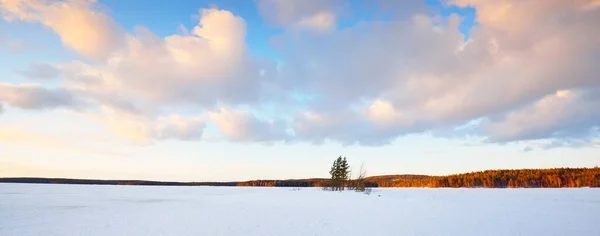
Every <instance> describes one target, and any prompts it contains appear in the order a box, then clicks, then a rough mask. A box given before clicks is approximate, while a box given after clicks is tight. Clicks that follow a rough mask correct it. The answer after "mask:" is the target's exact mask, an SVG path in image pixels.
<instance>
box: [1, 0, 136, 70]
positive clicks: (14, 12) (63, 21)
mask: <svg viewBox="0 0 600 236" xmlns="http://www.w3.org/2000/svg"><path fill="white" fill-rule="evenodd" d="M94 4H96V3H95V1H93V0H83V1H44V0H1V1H0V9H1V10H2V12H3V13H4V14H3V15H4V19H5V20H7V21H12V20H22V21H29V22H37V23H41V24H43V25H45V26H46V27H49V28H51V29H52V30H53V31H54V32H56V33H57V34H58V36H59V37H60V38H61V40H62V42H63V43H64V44H65V45H66V46H68V47H70V48H72V49H73V50H75V51H76V52H78V53H81V54H83V55H85V56H87V57H90V58H94V59H104V58H106V57H107V56H109V55H110V54H111V53H112V52H113V51H114V50H116V49H117V48H118V47H119V46H121V45H122V41H123V40H124V36H125V35H124V31H123V30H122V29H121V28H120V27H119V25H118V24H117V23H116V22H115V21H114V20H113V19H112V18H110V17H109V16H108V15H106V14H105V13H103V12H101V11H99V10H98V9H97V7H96V5H94Z"/></svg>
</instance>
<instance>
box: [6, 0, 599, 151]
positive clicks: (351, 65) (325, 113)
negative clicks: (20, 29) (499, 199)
mask: <svg viewBox="0 0 600 236" xmlns="http://www.w3.org/2000/svg"><path fill="white" fill-rule="evenodd" d="M255 4H256V6H257V9H258V12H259V14H260V15H261V17H262V20H263V21H264V22H265V24H266V25H267V26H266V27H271V28H273V29H277V30H278V31H277V32H279V33H278V34H277V35H275V36H274V37H272V38H271V39H269V40H270V41H269V45H270V46H271V49H272V50H273V51H274V52H275V53H276V54H277V56H276V57H264V56H257V55H255V54H253V53H252V50H251V49H252V45H251V44H249V43H248V42H247V33H248V30H249V29H251V28H250V27H249V25H248V24H249V22H247V21H246V20H245V19H244V18H242V17H241V16H239V15H236V14H234V13H233V12H231V11H228V10H227V9H223V8H219V7H218V6H215V7H213V8H206V9H199V10H198V16H197V22H196V25H195V26H193V27H191V28H190V29H185V28H184V29H182V30H180V32H179V33H176V34H171V35H166V36H159V35H158V34H156V33H153V32H152V30H151V29H149V28H147V27H144V26H136V27H135V29H134V30H127V29H126V28H125V27H124V26H122V25H121V24H120V23H119V22H118V21H116V20H115V19H114V18H113V17H111V15H110V14H109V12H110V11H108V10H107V9H106V8H105V7H104V6H103V5H102V4H101V3H100V2H96V1H93V0H82V1H76V0H67V1H58V0H57V1H54V0H0V14H1V16H2V18H3V20H4V21H5V22H8V23H9V24H12V23H27V24H38V25H42V26H44V27H46V28H47V29H49V30H51V31H52V32H54V33H55V34H56V35H57V36H58V38H59V39H60V41H61V42H62V45H63V46H64V47H65V48H68V49H69V50H72V51H73V52H75V53H76V54H77V55H78V57H77V58H76V59H74V60H69V61H62V62H45V61H39V62H35V63H33V64H31V66H30V67H28V68H18V74H20V75H22V76H24V77H27V78H29V79H30V82H28V83H10V82H0V113H1V112H4V113H6V112H9V111H8V110H7V109H6V108H7V107H11V108H12V107H14V108H17V109H27V110H49V109H70V110H72V111H74V112H76V113H79V114H81V115H82V116H81V117H83V118H85V119H90V120H92V121H94V122H98V123H99V124H102V125H103V126H102V127H105V128H106V129H108V130H111V131H112V132H113V133H114V135H115V137H121V138H125V139H128V140H132V141H135V142H154V141H160V140H167V139H173V140H200V141H201V140H203V139H207V137H206V135H205V133H206V129H207V127H209V126H210V127H215V129H216V130H218V138H219V139H222V140H228V141H230V142H259V143H272V142H281V141H283V142H310V143H321V142H324V141H335V142H340V143H343V144H349V145H351V144H359V145H385V144H388V143H390V142H391V141H393V140H394V139H395V138H397V137H399V136H402V135H407V134H413V133H423V132H433V133H438V134H440V135H448V136H453V137H454V136H464V135H472V136H477V137H481V138H483V139H485V140H487V141H489V142H500V143H505V142H516V141H526V140H549V141H550V142H552V143H554V144H564V145H571V146H575V145H573V144H577V145H586V143H592V142H594V140H597V139H598V137H599V135H600V128H599V127H600V77H599V75H600V67H599V66H598V65H600V27H598V22H600V2H599V1H596V0H578V1H570V0H552V1H541V0H528V1H521V0H505V1H495V0H471V1H468V0H450V1H445V2H443V3H442V4H443V5H444V7H456V8H472V9H474V10H475V12H476V19H475V21H476V25H475V26H474V27H473V28H471V29H470V30H469V31H468V37H467V35H465V32H463V31H461V29H460V24H461V22H462V21H463V20H464V19H461V17H460V16H458V15H450V16H447V17H444V16H441V15H440V14H439V13H436V12H435V11H433V10H432V9H430V7H428V6H427V4H424V3H421V2H420V1H385V0H379V1H372V2H370V3H368V4H371V5H370V6H369V7H372V8H373V9H377V11H378V12H381V15H382V17H373V18H370V19H363V20H360V21H358V22H354V23H352V24H349V23H348V22H345V21H344V19H346V18H347V17H348V16H349V15H352V14H358V13H359V12H360V11H361V9H360V8H357V7H356V6H352V5H351V4H350V3H348V2H346V1H337V0H330V1H317V0H315V1H312V0H311V1H284V0H257V1H255ZM365 4H366V3H365ZM384 16H385V17H384ZM0 37H2V35H0ZM3 81H4V80H3ZM49 83H52V84H53V85H52V86H49V85H48V84H49ZM56 84H58V85H56ZM465 126H468V127H469V128H468V129H466V130H468V131H465V129H460V127H465Z"/></svg>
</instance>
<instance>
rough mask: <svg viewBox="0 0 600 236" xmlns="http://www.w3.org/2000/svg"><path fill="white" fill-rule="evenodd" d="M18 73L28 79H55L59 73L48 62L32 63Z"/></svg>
mask: <svg viewBox="0 0 600 236" xmlns="http://www.w3.org/2000/svg"><path fill="white" fill-rule="evenodd" d="M18 73H19V74H21V75H23V76H25V77H27V78H30V79H55V78H57V77H58V76H59V75H60V70H59V69H58V68H56V67H55V66H53V65H51V64H48V63H34V64H31V65H29V67H28V68H27V69H25V70H20V71H18Z"/></svg>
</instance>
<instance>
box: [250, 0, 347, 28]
mask: <svg viewBox="0 0 600 236" xmlns="http://www.w3.org/2000/svg"><path fill="white" fill-rule="evenodd" d="M257 6H258V9H259V12H260V13H261V15H262V17H263V18H265V19H266V20H267V21H268V22H270V23H271V24H273V25H275V26H278V27H283V28H289V27H291V28H295V27H300V28H307V29H316V30H321V31H322V30H330V29H332V28H334V27H335V25H336V23H337V22H336V19H337V15H338V14H339V13H341V12H342V11H344V9H346V8H347V7H348V6H347V3H346V2H345V1H339V0H324V1H320V0H306V1H285V0H257Z"/></svg>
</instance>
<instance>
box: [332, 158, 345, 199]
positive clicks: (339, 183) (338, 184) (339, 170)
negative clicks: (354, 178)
mask: <svg viewBox="0 0 600 236" xmlns="http://www.w3.org/2000/svg"><path fill="white" fill-rule="evenodd" d="M349 169H350V166H349V165H348V161H347V160H346V158H345V157H344V158H342V157H341V156H340V157H338V158H337V159H335V161H333V165H332V166H331V170H330V171H329V174H330V175H331V188H332V190H334V191H336V190H340V191H342V190H344V184H345V182H346V180H347V179H348V178H349V177H350V176H349V175H350V172H349Z"/></svg>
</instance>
